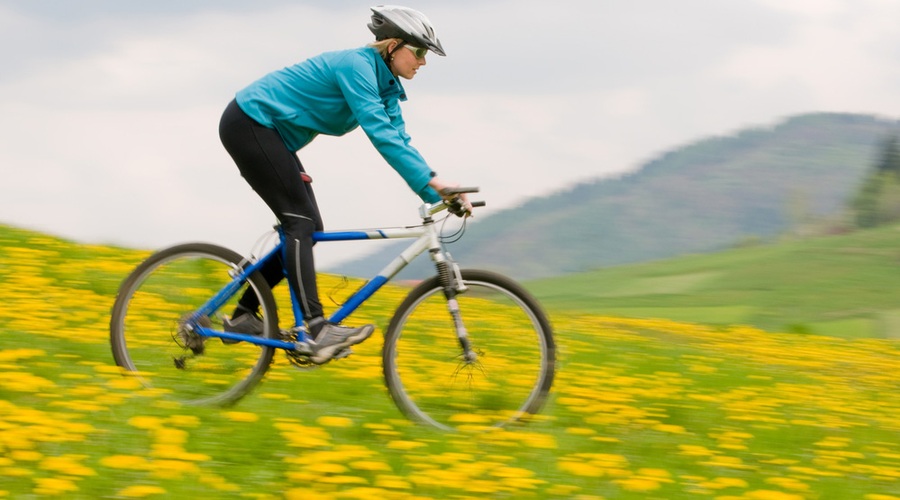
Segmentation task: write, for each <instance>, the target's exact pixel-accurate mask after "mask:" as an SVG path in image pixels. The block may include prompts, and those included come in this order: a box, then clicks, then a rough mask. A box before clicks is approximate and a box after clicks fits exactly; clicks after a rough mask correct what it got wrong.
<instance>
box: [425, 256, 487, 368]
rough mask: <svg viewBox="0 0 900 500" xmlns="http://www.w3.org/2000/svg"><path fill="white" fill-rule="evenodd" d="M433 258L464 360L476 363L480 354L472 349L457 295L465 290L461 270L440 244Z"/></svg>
mask: <svg viewBox="0 0 900 500" xmlns="http://www.w3.org/2000/svg"><path fill="white" fill-rule="evenodd" d="M431 259H432V260H434V264H435V266H436V267H437V272H438V281H439V282H440V284H441V287H442V288H443V291H444V297H445V298H446V299H447V310H448V311H449V312H450V317H451V318H453V329H454V330H455V331H456V338H457V339H458V340H459V345H460V347H462V350H463V360H464V361H465V362H466V363H474V362H475V361H476V360H477V359H478V355H477V354H475V351H473V350H472V343H471V342H469V332H468V331H467V330H466V325H465V324H464V323H463V320H462V314H461V313H460V310H459V301H458V300H456V296H457V295H459V293H460V292H463V291H465V288H464V287H463V283H462V281H460V273H459V270H458V269H456V264H455V263H454V262H452V261H451V260H449V259H448V258H447V256H446V255H445V254H444V252H442V251H441V248H440V245H439V244H438V246H436V247H432V249H431Z"/></svg>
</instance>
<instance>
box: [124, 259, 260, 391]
mask: <svg viewBox="0 0 900 500" xmlns="http://www.w3.org/2000/svg"><path fill="white" fill-rule="evenodd" d="M242 261H243V259H242V258H241V256H240V255H239V254H237V253H235V252H233V251H231V250H228V249H227V248H223V247H219V246H216V245H209V244H204V243H191V244H185V245H179V246H175V247H171V248H168V249H165V250H161V251H159V252H157V253H156V254H154V255H152V256H150V257H149V258H148V259H147V260H146V261H144V262H143V263H141V265H139V266H138V267H137V268H136V269H135V270H134V271H133V272H132V273H131V275H129V276H128V277H127V278H126V279H125V281H124V282H123V283H122V286H121V287H120V289H119V293H118V296H117V297H116V301H115V304H114V306H113V311H112V318H111V320H110V342H111V344H112V352H113V357H114V358H115V361H116V364H117V365H119V366H121V367H122V368H124V369H125V370H127V371H128V372H131V374H132V375H134V376H135V377H137V379H138V380H139V381H140V382H141V383H142V384H143V385H144V386H145V387H147V388H152V389H154V390H157V391H159V392H160V393H161V394H163V395H165V396H166V397H170V398H173V399H176V400H178V401H181V402H183V403H186V404H220V405H227V404H230V403H233V402H235V401H237V400H238V399H240V398H241V397H243V396H244V395H245V394H247V393H248V392H249V391H251V390H252V389H253V387H254V386H255V385H256V384H257V383H258V382H259V380H260V379H262V377H263V375H264V374H265V372H266V370H267V369H268V367H269V365H270V364H271V362H272V356H273V354H274V348H271V347H265V346H259V345H255V344H250V343H247V342H238V343H234V344H225V343H223V342H222V341H221V340H220V339H218V338H211V337H201V336H199V335H198V334H197V333H195V332H194V331H192V325H200V326H203V327H208V328H212V329H215V330H219V331H222V330H223V327H222V320H223V319H224V317H225V316H226V315H230V314H232V312H233V311H234V309H235V307H236V305H237V300H238V299H239V298H240V297H241V296H242V295H243V294H244V292H245V291H246V290H250V291H251V293H254V294H256V297H257V299H259V303H260V314H261V317H262V318H263V323H264V335H265V336H266V337H268V338H275V337H276V336H277V332H278V318H277V313H276V310H275V299H274V297H273V295H272V291H271V289H269V287H268V286H267V285H266V282H265V279H264V278H263V277H262V275H261V274H260V273H258V272H257V273H254V274H252V275H251V276H250V279H249V280H248V281H247V283H245V284H243V285H242V286H241V287H240V289H239V290H237V292H236V293H234V294H232V295H231V296H230V297H229V299H228V300H227V301H226V302H225V304H224V305H223V306H222V307H221V308H219V310H217V311H214V312H212V313H210V314H208V315H204V316H202V317H198V316H197V314H196V311H198V310H199V309H200V308H201V306H203V305H204V304H206V302H207V301H209V300H210V299H211V298H212V297H213V296H214V295H215V294H216V293H218V292H219V291H220V290H222V289H223V288H224V287H225V286H226V285H227V284H228V283H230V282H231V281H233V278H232V275H234V274H235V272H236V271H239V269H240V267H241V263H242Z"/></svg>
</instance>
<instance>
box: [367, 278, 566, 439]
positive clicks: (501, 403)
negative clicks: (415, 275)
mask: <svg viewBox="0 0 900 500" xmlns="http://www.w3.org/2000/svg"><path fill="white" fill-rule="evenodd" d="M462 279H463V281H464V282H465V285H466V287H468V291H466V292H465V293H463V294H460V295H458V296H457V297H456V300H457V301H458V303H459V309H460V312H461V315H462V320H463V322H464V324H465V327H466V329H467V331H468V339H469V341H470V342H471V344H472V349H473V351H474V352H475V354H476V355H477V359H475V360H474V361H466V360H464V358H463V352H462V348H461V347H460V342H459V340H458V339H457V336H456V333H455V332H456V330H455V328H454V323H453V320H452V318H451V315H450V313H449V312H448V301H447V299H446V298H445V296H444V293H443V289H442V287H441V286H440V283H439V282H438V278H437V277H433V278H431V279H429V280H426V281H424V282H423V283H421V284H420V285H419V286H417V287H416V288H415V289H413V290H412V291H411V292H410V293H409V295H408V296H407V298H406V299H405V300H404V302H403V303H402V304H401V305H400V307H399V308H398V309H397V312H396V313H395V315H394V317H393V319H392V320H391V323H390V326H389V327H388V330H387V332H386V333H385V342H384V351H383V363H384V375H385V382H386V384H387V387H388V390H389V391H390V394H391V397H392V398H393V400H394V402H395V403H396V404H397V407H398V408H399V409H400V410H401V411H402V412H403V413H404V414H405V415H406V416H407V417H408V418H410V419H412V420H415V421H418V422H421V423H425V424H428V425H431V426H434V427H438V428H441V429H445V430H452V429H457V428H460V427H481V426H502V425H506V424H509V423H511V422H515V421H517V420H519V419H521V418H523V417H526V416H528V415H530V414H534V413H537V412H538V411H540V409H541V407H542V405H543V403H544V402H545V400H546V398H547V395H548V393H549V391H550V387H551V385H552V384H553V377H554V371H555V353H556V348H555V344H554V341H553V333H552V331H551V327H550V322H549V321H548V319H547V316H546V315H545V314H544V312H543V311H542V309H541V307H540V305H539V304H538V302H537V301H536V300H535V299H534V298H533V297H532V296H531V295H530V294H528V292H527V291H525V289H523V288H522V287H521V286H520V285H518V284H517V283H516V282H515V281H513V280H511V279H509V278H507V277H505V276H502V275H499V274H496V273H491V272H487V271H474V270H464V271H462Z"/></svg>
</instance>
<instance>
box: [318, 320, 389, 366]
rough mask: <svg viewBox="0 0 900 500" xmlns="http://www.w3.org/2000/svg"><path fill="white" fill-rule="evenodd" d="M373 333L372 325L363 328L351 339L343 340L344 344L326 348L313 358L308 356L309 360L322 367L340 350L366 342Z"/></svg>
mask: <svg viewBox="0 0 900 500" xmlns="http://www.w3.org/2000/svg"><path fill="white" fill-rule="evenodd" d="M374 332H375V327H374V326H372V325H369V327H368V328H364V329H363V330H362V331H360V332H359V333H358V334H356V335H354V336H352V337H347V340H345V341H344V342H341V343H340V344H334V345H330V346H328V347H326V348H325V350H323V351H322V352H317V353H316V354H314V355H313V356H310V357H309V360H310V361H312V362H313V363H315V364H317V365H323V364H325V363H327V362H329V361H331V360H332V359H334V356H335V355H336V354H337V353H338V352H340V351H341V350H343V349H346V348H348V347H350V346H353V345H356V344H359V343H360V342H362V341H363V340H366V339H367V338H369V337H371V336H372V334H373V333H374Z"/></svg>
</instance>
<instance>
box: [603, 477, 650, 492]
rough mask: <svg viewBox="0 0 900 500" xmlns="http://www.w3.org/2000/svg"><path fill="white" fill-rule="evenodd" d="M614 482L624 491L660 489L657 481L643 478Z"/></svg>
mask: <svg viewBox="0 0 900 500" xmlns="http://www.w3.org/2000/svg"><path fill="white" fill-rule="evenodd" d="M614 482H615V483H616V484H618V485H619V486H620V487H621V488H622V489H623V490H626V491H653V490H657V489H659V487H660V485H659V482H658V481H656V480H654V479H649V478H643V477H630V478H627V479H617V480H615V481H614Z"/></svg>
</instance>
